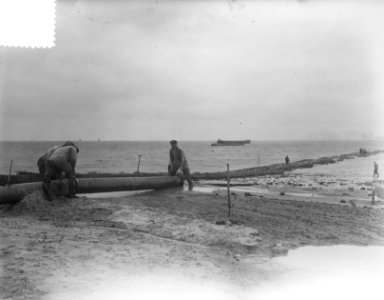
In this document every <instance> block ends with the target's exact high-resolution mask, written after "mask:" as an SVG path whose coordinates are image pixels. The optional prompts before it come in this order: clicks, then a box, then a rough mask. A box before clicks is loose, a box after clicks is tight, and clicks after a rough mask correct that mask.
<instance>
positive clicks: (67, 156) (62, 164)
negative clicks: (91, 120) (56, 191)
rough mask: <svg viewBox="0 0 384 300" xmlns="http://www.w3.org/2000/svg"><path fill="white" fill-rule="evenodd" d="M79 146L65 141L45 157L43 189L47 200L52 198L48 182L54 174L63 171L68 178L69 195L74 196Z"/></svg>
mask: <svg viewBox="0 0 384 300" xmlns="http://www.w3.org/2000/svg"><path fill="white" fill-rule="evenodd" d="M78 152H79V148H78V147H77V146H76V145H75V144H74V143H73V142H70V141H68V142H65V143H64V144H63V145H62V146H61V147H59V148H57V149H56V150H54V152H53V153H52V154H51V155H50V156H49V157H48V158H47V160H46V165H45V173H44V179H43V191H44V193H45V195H46V197H47V200H52V198H53V194H52V191H51V190H50V183H51V180H52V177H53V176H54V175H55V174H60V175H61V173H63V172H64V173H65V176H66V177H67V178H68V186H69V196H70V197H74V196H75V192H76V191H75V190H76V177H75V167H76V162H77V153H78Z"/></svg>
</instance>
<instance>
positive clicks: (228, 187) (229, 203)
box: [227, 164, 231, 217]
mask: <svg viewBox="0 0 384 300" xmlns="http://www.w3.org/2000/svg"><path fill="white" fill-rule="evenodd" d="M229 181H230V178H229V164H227V194H228V217H229V216H230V215H231V189H230V186H229Z"/></svg>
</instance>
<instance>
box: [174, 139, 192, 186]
mask: <svg viewBox="0 0 384 300" xmlns="http://www.w3.org/2000/svg"><path fill="white" fill-rule="evenodd" d="M169 143H170V144H171V149H170V150H169V165H168V174H169V175H171V176H175V175H176V172H177V170H178V169H180V168H181V170H182V171H183V173H184V176H185V178H186V179H187V181H188V185H189V190H190V191H192V189H193V183H192V178H191V174H190V172H189V166H188V162H187V159H186V157H185V154H184V151H183V150H182V149H181V148H180V147H179V146H177V141H176V140H172V141H170V142H169Z"/></svg>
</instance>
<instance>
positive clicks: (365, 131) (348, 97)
mask: <svg viewBox="0 0 384 300" xmlns="http://www.w3.org/2000/svg"><path fill="white" fill-rule="evenodd" d="M383 12H384V5H383V4H381V3H380V2H379V1H356V2H355V1H341V0H340V1H320V0H318V1H294V0H292V1H240V0H238V1H231V0H230V1H188V0H185V1H181V0H180V1H176V0H174V1H116V0H112V1H101V0H100V1H97V0H94V1H81V0H78V1H75V0H67V1H64V0H61V1H60V0H59V1H57V7H56V34H55V46H54V47H52V48H34V49H32V48H18V47H0V118H1V119H0V140H3V141H4V140H27V141H29V140H68V139H70V140H79V139H82V140H97V139H98V138H100V139H102V140H169V139H177V140H212V141H214V140H216V139H218V138H221V139H252V140H303V139H304V140H305V139H311V140H318V139H352V140H358V139H372V138H378V137H384V126H383V121H382V111H383V108H384V107H383V106H384V105H383V104H382V102H383V101H382V99H383V97H384V59H383V58H382V57H381V56H382V55H381V53H384V42H383V39H382V33H381V32H380V29H382V28H384V21H382V20H381V19H382V15H383Z"/></svg>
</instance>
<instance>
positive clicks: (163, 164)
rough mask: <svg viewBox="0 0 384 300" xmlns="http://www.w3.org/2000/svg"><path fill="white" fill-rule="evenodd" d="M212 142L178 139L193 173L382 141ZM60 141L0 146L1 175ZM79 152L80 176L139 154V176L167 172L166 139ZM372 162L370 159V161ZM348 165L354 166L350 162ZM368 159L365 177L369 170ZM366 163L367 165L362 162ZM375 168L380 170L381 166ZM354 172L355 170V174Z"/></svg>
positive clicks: (116, 168)
mask: <svg viewBox="0 0 384 300" xmlns="http://www.w3.org/2000/svg"><path fill="white" fill-rule="evenodd" d="M212 142H213V141H180V142H179V146H180V147H181V148H183V149H184V151H185V153H186V156H187V159H188V162H189V166H190V168H191V171H192V172H196V171H198V172H207V171H211V172H212V171H224V170H226V164H227V163H228V164H229V165H230V168H231V169H239V168H247V167H256V166H259V165H268V164H273V163H283V162H284V157H285V156H286V155H288V156H289V157H290V160H291V162H293V161H296V160H301V159H311V158H319V157H323V156H331V155H339V154H342V153H351V152H357V151H358V150H359V148H366V149H367V150H368V151H369V150H376V149H384V141H252V143H251V144H250V145H245V146H229V147H226V146H224V147H212V146H211V143H212ZM62 143H63V141H60V142H55V141H45V142H26V141H25V142H0V174H8V171H9V166H10V161H11V160H12V161H13V168H12V173H15V172H18V171H29V172H36V171H37V166H36V162H37V160H38V158H39V157H40V156H41V155H43V154H44V153H45V152H46V150H47V149H48V148H49V147H51V146H53V145H59V144H62ZM75 143H76V144H77V146H78V147H79V148H80V152H79V156H78V161H77V167H76V171H77V172H79V173H86V172H99V173H107V172H109V173H120V172H125V173H132V172H135V171H136V170H137V166H138V155H142V157H141V162H140V171H141V172H166V171H167V165H168V161H169V148H170V145H169V143H168V141H100V142H97V141H77V142H76V141H75ZM373 159H374V158H373ZM352 164H353V163H352ZM370 164H371V161H369V167H367V168H369V173H370V174H371V173H372V171H373V170H371V169H372V168H373V167H372V166H371V165H370ZM367 165H368V164H367ZM380 168H384V167H383V166H382V165H381V167H380ZM358 172H359V171H358ZM364 172H365V171H364Z"/></svg>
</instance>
